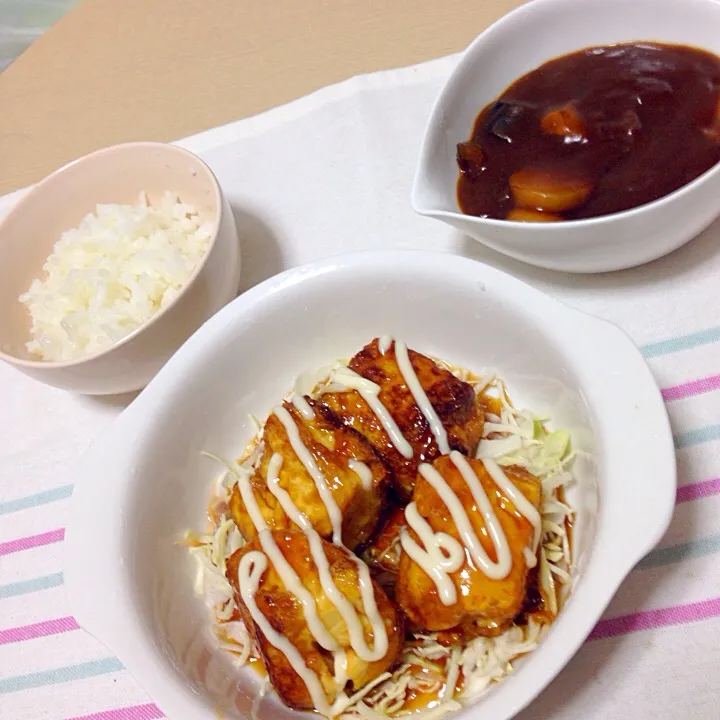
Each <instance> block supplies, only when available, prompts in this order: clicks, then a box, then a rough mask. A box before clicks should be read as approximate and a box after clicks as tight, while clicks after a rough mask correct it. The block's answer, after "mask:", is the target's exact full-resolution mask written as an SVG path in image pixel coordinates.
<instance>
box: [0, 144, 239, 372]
mask: <svg viewBox="0 0 720 720" xmlns="http://www.w3.org/2000/svg"><path fill="white" fill-rule="evenodd" d="M143 147H145V148H147V147H153V148H162V150H163V151H169V152H173V153H177V154H179V155H184V156H185V157H188V158H192V159H193V161H196V162H198V163H199V164H200V167H201V168H202V169H203V171H204V172H205V175H206V178H207V179H208V180H209V181H210V187H211V188H212V192H213V196H214V199H215V203H216V206H217V212H216V213H215V217H214V218H213V219H212V226H211V235H210V244H209V245H208V247H207V249H206V250H205V253H204V254H203V256H202V257H201V258H200V261H199V262H198V264H197V266H196V267H195V269H194V270H193V272H192V274H191V275H190V277H189V278H188V281H187V282H186V283H185V284H184V285H183V287H182V288H181V289H180V292H178V293H177V295H175V297H174V298H172V300H171V301H170V302H169V303H168V304H167V305H166V306H165V307H163V308H160V310H158V311H157V312H156V313H155V314H153V315H152V316H151V317H149V318H148V319H147V320H146V321H145V322H144V323H142V324H141V325H139V326H138V327H136V328H135V329H134V330H133V331H132V332H130V333H128V334H127V335H125V336H124V337H122V338H120V340H118V341H117V342H115V343H113V344H112V345H110V346H108V347H106V348H103V349H102V350H98V351H97V352H95V353H92V354H90V355H83V356H82V357H79V358H75V359H73V360H62V361H57V360H29V359H26V358H20V357H17V356H16V355H10V354H8V353H6V352H4V351H3V350H2V349H0V360H4V361H5V362H7V363H10V364H11V365H15V366H17V367H22V368H32V369H35V370H38V369H46V370H64V369H70V368H76V367H78V366H80V365H82V364H83V363H86V362H90V361H91V360H97V359H99V358H102V357H104V356H106V355H109V354H110V353H112V352H114V351H115V350H117V349H118V348H121V347H123V346H124V345H127V344H128V343H130V342H132V341H133V340H134V339H135V338H136V337H137V336H138V335H139V334H140V333H141V332H143V331H144V330H146V329H148V328H149V327H150V326H152V325H153V324H155V323H156V322H158V321H159V320H160V319H161V318H162V317H163V316H164V315H166V314H167V313H169V312H170V310H171V309H172V308H173V307H174V306H175V305H177V303H178V302H179V301H180V299H181V298H182V297H183V296H184V295H185V294H186V293H187V292H188V290H189V289H190V287H191V286H192V285H193V284H194V283H195V280H196V279H197V278H198V276H199V275H200V274H201V272H202V270H203V268H204V267H205V265H206V263H207V260H208V258H209V257H210V254H211V253H212V251H213V249H214V247H215V245H216V244H217V240H218V234H219V230H220V224H221V222H222V218H223V213H224V212H225V209H224V207H223V199H224V196H223V192H222V189H221V188H220V183H219V182H218V179H217V177H216V176H215V173H214V172H213V171H212V170H211V169H210V166H209V165H208V164H207V163H206V162H205V161H204V160H203V159H202V158H201V157H200V156H198V155H196V154H195V153H193V152H191V151H190V150H186V149H185V148H183V147H180V146H179V145H173V144H171V143H165V142H159V141H152V140H138V141H132V142H126V143H118V144H116V145H109V146H108V147H104V148H100V149H98V150H93V152H90V153H88V154H87V155H83V156H81V157H79V158H76V159H75V160H71V161H70V162H69V163H66V164H65V165H63V166H62V167H59V168H58V169H57V170H54V171H53V172H51V173H50V174H49V175H46V176H45V177H44V178H43V179H42V180H40V182H38V183H36V184H35V185H33V186H32V188H31V189H30V190H29V192H27V193H26V194H25V195H23V196H22V197H21V198H20V199H19V200H18V202H17V203H16V204H15V205H14V206H13V208H12V209H11V210H10V212H9V213H8V214H7V215H6V216H5V217H4V218H3V219H2V220H1V221H0V236H1V235H2V231H3V228H4V226H5V224H6V223H7V222H8V221H10V220H11V219H12V218H13V216H14V215H16V214H17V213H20V212H24V211H26V210H27V207H26V204H27V203H29V202H33V200H34V196H35V195H36V194H37V193H38V192H40V190H41V189H42V188H43V187H45V186H46V185H47V184H49V183H50V182H51V181H53V180H55V179H56V178H57V177H59V176H61V175H63V174H64V173H65V172H66V171H67V170H69V169H70V168H71V167H74V166H75V165H78V164H81V163H84V162H89V161H93V160H95V159H96V158H98V157H100V156H103V155H109V154H111V153H121V152H124V151H125V150H128V149H130V148H143ZM139 192H142V190H140V191H139ZM68 229H70V228H68ZM58 239H59V238H58ZM56 242H57V240H56ZM51 252H52V251H51Z"/></svg>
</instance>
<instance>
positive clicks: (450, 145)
mask: <svg viewBox="0 0 720 720" xmlns="http://www.w3.org/2000/svg"><path fill="white" fill-rule="evenodd" d="M718 28H720V3H718V2H715V0H632V1H628V0H582V2H578V0H534V1H533V2H530V3H528V4H527V5H523V6H521V7H519V8H518V9H517V10H514V11H513V12H511V13H510V14H509V15H506V16H505V17H504V18H502V19H501V20H499V21H498V22H497V23H495V24H494V25H492V26H491V27H490V28H488V29H487V30H486V31H485V32H484V33H482V34H481V35H480V36H479V37H478V38H477V39H476V40H475V41H474V42H473V43H472V44H471V45H470V46H469V47H468V49H467V50H466V51H465V54H464V55H463V58H462V59H461V61H460V63H459V64H458V66H457V68H456V69H455V70H454V71H453V73H452V74H451V75H450V77H449V78H448V80H447V83H446V84H445V87H444V88H443V89H442V91H441V93H440V95H439V97H438V99H437V101H436V103H435V106H434V107H433V110H432V113H431V115H430V120H429V122H428V127H427V130H426V133H425V138H424V140H423V144H422V149H421V151H420V160H419V164H418V169H417V172H416V175H415V182H414V185H413V190H412V205H413V208H414V209H415V211H416V212H418V213H420V214H421V215H427V216H428V217H433V218H436V219H438V220H442V221H444V222H446V223H448V224H449V225H452V226H453V227H456V228H457V229H458V230H460V231H462V232H463V233H465V234H467V235H469V236H470V237H472V238H474V239H476V240H478V241H479V242H481V243H483V244H484V245H487V246H488V247H491V248H493V249H494V250H497V251H498V252H501V253H504V254H505V255H509V256H510V257H513V258H516V259H518V260H523V261H524V262H527V263H529V264H531V265H537V266H538V267H543V268H548V269H550V270H565V271H570V272H583V273H594V272H604V271H608V270H620V269H622V268H628V267H633V266H635V265H641V264H642V263H646V262H649V261H650V260H655V259H656V258H659V257H662V256H663V255H667V254H668V253H669V252H672V251H673V250H675V249H677V248H679V247H680V246H681V245H684V244H685V243H686V242H688V241H689V240H691V239H692V238H694V237H695V236H696V235H698V234H699V233H700V232H701V231H702V230H704V229H705V228H706V227H707V226H708V225H709V224H710V223H711V222H712V221H713V220H714V219H715V218H716V217H718V215H720V164H719V165H715V166H714V167H713V168H711V169H710V170H708V171H707V172H705V173H704V174H703V175H701V176H700V177H698V178H696V179H695V180H693V181H692V182H690V183H688V184H687V185H685V186H683V187H681V188H679V189H678V190H676V191H675V192H673V193H671V194H670V195H666V196H665V197H663V198H660V199H659V200H656V201H654V202H652V203H648V204H647V205H642V206H640V207H638V208H635V209H632V210H627V211H624V212H620V213H615V214H613V215H605V216H602V217H597V218H590V219H587V220H573V221H567V222H558V223H520V222H511V221H508V220H493V219H488V218H479V217H475V216H472V215H465V214H464V213H462V212H461V211H460V209H459V207H458V203H457V196H456V185H457V178H458V173H459V171H458V167H457V162H456V159H455V156H456V148H457V144H458V143H459V142H462V141H464V140H467V139H468V138H469V137H470V134H471V131H472V128H473V125H474V122H475V118H476V117H477V115H478V113H479V112H480V110H482V108H483V107H485V105H487V104H488V103H489V102H491V101H492V100H494V99H495V98H497V97H498V96H499V95H500V94H501V93H502V92H503V91H504V90H505V89H506V88H507V87H508V86H509V85H511V84H512V83H513V82H514V81H515V80H517V79H519V78H520V77H522V76H523V75H525V74H526V73H528V72H530V71H531V70H534V69H535V68H537V67H539V66H540V65H542V64H543V63H545V62H547V61H548V60H550V59H552V58H555V57H558V56H560V55H566V54H567V53H571V52H575V51H577V50H581V49H583V48H587V47H592V46H597V45H610V44H614V43H621V42H632V41H641V40H649V41H657V42H665V43H676V44H681V45H693V46H696V47H699V48H703V49H705V50H709V51H710V52H714V53H716V54H720V31H718Z"/></svg>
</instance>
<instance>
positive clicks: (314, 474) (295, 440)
mask: <svg viewBox="0 0 720 720" xmlns="http://www.w3.org/2000/svg"><path fill="white" fill-rule="evenodd" d="M273 412H274V413H275V415H276V417H277V419H278V420H280V422H281V423H282V424H283V427H284V428H285V432H287V435H288V439H289V440H290V445H291V446H292V449H293V450H294V451H295V454H296V455H297V456H298V459H299V460H300V462H301V463H302V464H303V466H304V467H305V469H306V470H307V471H308V473H309V475H310V477H311V478H312V479H313V481H314V483H315V487H316V488H317V491H318V494H319V495H320V499H321V500H322V502H323V505H325V509H326V510H327V514H328V517H329V518H330V524H331V525H332V529H333V536H332V537H333V542H334V543H335V545H342V513H341V512H340V508H339V507H338V504H337V503H336V502H335V498H334V497H333V494H332V491H331V490H330V488H329V487H328V484H327V480H326V479H325V476H324V475H323V474H322V471H321V470H320V468H319V467H318V465H317V463H316V462H315V458H314V457H313V456H312V453H311V452H310V451H309V450H308V449H307V447H306V446H305V443H303V441H302V438H301V437H300V431H299V430H298V427H297V425H296V424H295V421H294V420H293V419H292V415H290V413H289V412H288V411H287V410H286V409H285V408H284V407H282V406H281V405H279V406H278V407H276V408H275V409H274V410H273Z"/></svg>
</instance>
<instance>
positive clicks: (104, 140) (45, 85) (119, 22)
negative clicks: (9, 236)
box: [0, 0, 523, 193]
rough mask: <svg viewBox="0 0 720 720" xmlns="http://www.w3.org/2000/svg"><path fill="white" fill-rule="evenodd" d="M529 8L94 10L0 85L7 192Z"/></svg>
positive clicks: (196, 6) (153, 5)
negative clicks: (108, 148) (123, 146)
mask: <svg viewBox="0 0 720 720" xmlns="http://www.w3.org/2000/svg"><path fill="white" fill-rule="evenodd" d="M522 1H523V0H86V1H85V2H84V3H82V4H81V5H80V6H78V7H77V8H76V9H75V10H74V11H73V12H71V13H70V14H69V15H68V16H66V17H65V18H64V19H63V20H61V21H60V22H59V23H58V24H57V25H56V26H55V27H54V28H52V29H51V30H50V31H49V32H48V33H47V34H46V35H45V36H43V37H42V38H41V39H40V40H39V41H38V42H37V43H35V45H33V46H32V47H31V48H30V49H29V50H28V51H27V52H26V53H25V54H24V55H22V56H21V57H20V58H19V59H18V60H17V61H16V62H15V63H13V64H12V65H11V66H10V67H9V68H8V69H7V70H6V71H5V73H3V74H2V75H0V193H5V192H9V191H11V190H15V189H17V188H20V187H23V186H25V185H28V184H30V183H33V182H36V181H37V180H39V179H40V178H42V177H43V176H44V175H46V174H47V173H49V172H50V171H52V170H53V169H55V168H57V167H59V166H61V165H63V164H64V163H66V162H68V161H70V160H72V159H73V158H76V157H78V156H80V155H83V154H85V153H87V152H89V151H91V150H94V149H96V148H99V147H103V146H105V145H111V144H113V143H118V142H123V141H127V140H139V139H145V140H173V139H176V138H180V137H183V136H186V135H190V134H193V133H196V132H199V131H201V130H205V129H207V128H210V127H213V126H216V125H222V124H223V123H227V122H230V121H232V120H237V119H239V118H242V117H246V116H249V115H254V114H256V113H258V112H261V111H263V110H266V109H268V108H271V107H273V106H275V105H279V104H282V103H285V102H288V101H290V100H293V99H295V98H297V97H300V96H302V95H305V94H307V93H309V92H311V91H312V90H315V89H317V88H319V87H322V86H324V85H328V84H330V83H334V82H338V81H340V80H344V79H346V78H348V77H351V76H353V75H357V74H359V73H365V72H371V71H373V70H380V69H385V68H391V67H400V66H403V65H409V64H413V63H417V62H421V61H423V60H429V59H431V58H434V57H439V56H441V55H446V54H449V53H452V52H456V51H458V50H461V49H462V48H464V47H465V46H466V45H467V44H468V43H469V42H470V40H472V38H473V37H475V35H477V34H478V33H480V32H481V31H482V30H483V29H484V28H485V27H486V26H487V25H488V24H490V23H491V22H492V21H493V20H495V19H496V18H498V17H499V16H500V15H503V14H504V13H506V12H508V11H509V10H511V9H512V8H513V7H515V6H517V5H520V4H521V3H522Z"/></svg>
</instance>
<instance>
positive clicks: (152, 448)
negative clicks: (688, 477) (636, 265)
mask: <svg viewBox="0 0 720 720" xmlns="http://www.w3.org/2000/svg"><path fill="white" fill-rule="evenodd" d="M386 332H388V333H392V334H393V335H395V336H396V337H401V338H403V339H404V340H406V341H407V343H408V344H409V345H410V346H411V347H415V348H417V349H419V350H422V351H424V352H428V353H431V354H435V355H438V356H441V357H442V358H444V359H446V360H448V361H452V362H455V363H458V364H460V365H463V366H467V367H469V368H473V369H476V370H478V371H482V370H483V369H484V368H486V367H489V368H496V369H498V370H499V371H500V372H501V373H502V375H503V376H504V377H505V378H506V380H507V381H508V382H509V385H510V389H511V391H512V393H513V395H514V397H515V398H516V401H518V403H519V404H521V405H523V406H526V407H531V408H533V409H534V410H537V411H538V412H542V413H545V412H548V413H550V414H551V415H552V417H553V420H554V422H555V423H556V424H558V425H560V426H563V427H567V428H569V429H570V430H571V432H572V435H573V442H574V443H575V446H576V447H577V448H579V449H581V450H583V459H582V460H580V461H578V463H577V474H578V483H577V486H576V487H575V488H574V489H573V490H572V492H571V494H570V496H569V498H570V501H571V502H572V503H573V504H574V506H575V507H576V509H577V512H578V521H577V526H576V532H575V552H576V558H577V571H576V573H575V587H574V591H573V594H572V596H571V598H570V600H569V602H568V603H567V605H566V607H565V608H564V610H563V612H562V613H561V615H560V617H559V619H558V620H557V622H556V624H555V625H554V626H553V628H552V630H551V632H550V634H549V636H548V637H547V639H546V641H545V642H544V643H543V644H542V645H541V647H540V648H539V649H538V650H537V651H536V652H534V653H532V654H531V655H530V656H529V657H527V658H526V660H525V661H524V662H523V663H521V664H520V669H519V670H518V671H517V672H516V673H514V674H513V675H512V676H511V677H509V678H508V679H507V680H506V681H505V682H504V683H503V684H501V685H499V686H498V687H497V688H495V689H494V690H493V691H492V692H491V693H490V694H489V695H488V696H487V697H485V698H484V699H483V700H481V701H480V702H481V705H482V709H483V717H485V718H488V720H498V719H501V718H509V717H510V716H512V715H513V714H514V713H516V712H517V711H519V710H520V709H521V708H522V707H523V706H525V705H526V704H527V703H529V702H530V701H531V700H532V698H533V697H534V696H535V695H536V694H537V693H538V692H539V691H540V690H541V689H542V688H543V687H544V686H545V685H546V684H547V683H548V682H550V680H551V679H552V678H553V677H554V676H555V675H556V674H557V673H558V671H559V670H560V669H561V668H562V667H563V665H564V664H565V663H566V662H568V660H569V659H570V658H571V657H572V655H573V653H574V652H575V651H576V650H577V648H578V647H579V646H580V644H581V643H582V642H583V640H584V639H585V637H586V636H587V634H588V633H589V632H590V630H591V629H592V627H593V625H594V624H595V622H596V621H597V619H598V618H599V617H600V615H601V613H602V611H603V609H604V608H605V606H606V605H607V603H608V601H609V600H610V598H611V597H612V595H613V593H614V592H615V590H616V589H617V587H618V586H619V584H620V582H621V581H622V580H623V578H624V577H625V575H626V574H627V573H628V572H629V570H630V569H631V568H632V566H633V565H634V564H635V563H636V562H637V561H638V560H639V559H640V558H641V557H642V556H643V555H645V554H646V553H647V552H648V551H649V550H650V549H651V548H652V547H653V546H654V545H655V544H656V542H657V541H658V540H659V539H660V537H661V536H662V534H663V532H664V531H665V529H666V527H667V525H668V523H669V521H670V517H671V513H672V509H673V506H674V498H675V481H676V478H675V456H674V449H673V443H672V437H671V433H670V427H669V423H668V419H667V416H666V413H665V409H664V405H663V402H662V399H661V397H660V393H659V391H658V389H657V387H656V386H655V383H654V381H653V379H652V376H651V374H650V371H649V369H648V368H647V366H646V364H645V362H644V361H643V359H642V357H641V355H640V353H639V352H638V350H637V349H636V348H635V346H634V345H633V343H632V342H631V341H630V340H629V339H628V337H627V336H626V335H625V334H624V333H623V332H622V331H621V330H619V329H618V328H616V327H615V326H613V325H611V324H609V323H607V322H605V321H602V320H598V319H594V318H592V317H589V316H587V315H585V314H583V313H580V312H577V311H575V310H571V309H569V308H567V307H565V306H564V305H562V304H560V303H558V302H557V301H555V300H552V299H550V298H549V297H547V296H545V295H543V294H542V293H540V292H539V291H537V290H534V289H533V288H531V287H529V286H528V285H525V284H524V283H522V282H520V281H518V280H515V279H513V278H511V277H510V276H508V275H505V274H504V273H501V272H499V271H497V270H495V269H493V268H490V267H487V266H484V265H481V264H479V263H477V262H473V261H470V260H466V259H464V258H459V257H455V256H452V255H446V254H437V253H426V252H409V251H377V252H368V253H362V254H357V255H347V256H344V257H340V258H337V259H331V260H327V261H322V262H318V263H315V264H312V265H308V266H304V267H300V268H296V269H293V270H289V271H287V272H284V273H282V274H281V275H278V276H276V277H274V278H271V279H270V280H267V281H266V282H264V283H262V284H261V285H258V286H256V287H255V288H253V289H252V290H250V291H249V292H247V293H245V294H244V295H242V296H241V297H240V298H238V299H237V300H235V301H234V302H233V303H231V304H230V305H229V306H227V307H226V308H224V309H223V310H222V311H221V312H220V313H218V314H217V315H216V316H215V317H214V318H212V319H211V320H210V321H209V322H208V323H206V324H205V325H204V326H203V327H202V328H201V329H200V330H199V331H198V332H197V333H196V334H195V335H194V336H193V337H192V338H190V340H189V341H188V342H187V343H186V344H185V345H184V346H183V347H182V348H181V349H180V350H179V352H178V353H177V354H176V355H175V356H174V357H173V358H172V359H171V360H170V361H169V362H168V363H167V365H166V366H165V367H164V368H163V369H162V371H161V372H160V373H159V374H158V375H157V377H156V378H155V379H154V380H153V381H152V383H151V384H150V385H149V386H148V387H147V389H146V390H145V391H144V392H143V393H142V394H141V395H140V397H139V398H138V399H137V400H136V401H135V402H134V403H133V404H132V405H131V406H130V407H129V408H128V409H127V410H126V411H125V412H124V413H123V414H122V415H121V416H120V417H119V419H118V420H117V421H116V422H115V424H114V425H113V426H112V427H111V428H110V429H109V430H108V431H106V432H105V434H104V435H103V436H102V437H101V438H100V439H99V440H98V441H97V442H96V443H95V444H94V445H93V447H92V448H91V449H90V451H89V452H88V454H87V456H86V457H85V459H84V461H83V462H82V464H81V467H80V468H79V471H78V477H77V484H76V486H75V492H74V495H73V504H72V513H71V519H70V523H69V525H68V530H67V536H66V541H65V547H66V561H65V580H66V585H67V590H68V593H69V596H70V600H71V607H72V610H73V613H74V615H75V617H76V618H77V619H78V621H79V623H80V624H81V625H82V626H83V627H84V628H85V629H87V630H88V631H89V632H91V633H92V634H93V635H95V636H96V637H97V638H98V639H100V640H101V641H102V642H104V643H105V644H106V645H107V646H108V647H109V648H110V649H111V650H112V651H113V652H114V653H115V654H116V655H117V656H118V657H119V658H120V660H121V661H122V662H123V664H124V665H125V666H126V667H127V668H128V669H129V670H130V672H132V673H133V674H134V675H135V677H136V678H137V679H138V681H139V682H140V683H142V685H143V686H144V687H145V689H146V690H147V691H148V692H149V693H150V695H151V696H152V697H153V698H154V700H155V701H156V702H157V703H158V704H159V706H160V707H161V708H162V710H163V711H164V712H165V713H166V714H167V715H168V717H169V718H171V719H172V720H215V719H216V717H217V716H216V708H217V707H218V706H223V707H225V706H228V705H232V706H234V707H235V708H237V709H238V711H239V712H240V715H241V717H250V712H251V704H252V698H253V697H254V696H255V694H256V692H257V686H258V680H257V677H256V676H255V674H254V673H253V672H252V671H250V670H242V671H239V670H236V669H233V668H232V666H231V664H230V661H229V658H228V656H227V655H226V654H225V653H224V652H223V651H219V650H217V649H215V645H214V642H213V641H212V639H211V637H210V634H209V633H210V622H209V617H208V611H207V609H206V608H205V606H204V605H203V603H202V601H201V600H200V599H198V598H197V597H196V596H195V595H194V592H193V580H194V576H195V571H194V565H193V562H192V559H191V558H190V557H189V555H188V553H187V551H186V549H185V548H182V547H179V546H176V545H174V541H175V540H176V539H177V538H178V537H179V536H180V534H181V533H182V532H183V531H184V530H185V529H187V528H191V527H192V528H200V527H202V526H203V524H204V516H205V508H206V506H207V502H208V497H209V489H210V484H211V481H212V480H213V479H214V478H215V477H216V476H217V468H216V466H215V465H214V464H213V463H212V462H210V461H208V460H207V459H205V458H203V457H201V455H200V453H201V451H202V450H208V451H210V452H213V453H217V454H218V455H220V456H226V457H233V456H234V455H235V454H236V453H237V452H238V451H239V450H241V449H242V448H243V446H244V444H245V442H246V441H247V439H249V437H250V436H251V435H252V434H253V433H254V429H253V428H252V426H251V423H250V420H249V419H248V413H254V414H256V415H258V416H261V417H262V416H264V415H265V414H266V413H267V412H268V411H269V409H270V408H271V407H272V403H273V402H274V401H276V399H277V398H278V397H281V396H282V395H283V394H284V393H285V392H286V391H287V390H288V389H289V388H290V387H291V386H292V384H293V381H294V378H295V377H296V375H297V374H299V373H300V372H303V371H305V370H309V369H315V368H317V367H320V366H322V365H324V364H326V363H327V362H328V361H329V360H332V359H334V358H336V357H342V356H348V355H349V354H351V353H353V352H354V351H356V350H357V349H358V348H360V347H361V346H362V345H363V344H364V343H365V342H367V341H368V340H369V339H370V338H372V337H374V336H377V335H379V334H383V333H386ZM471 708H472V709H471ZM296 716H297V714H296V713H293V712H292V711H290V710H288V709H286V708H284V707H282V706H281V705H280V704H279V702H278V701H277V699H276V698H275V697H274V695H270V696H269V697H268V698H266V699H265V700H264V701H263V702H262V703H261V705H260V709H259V715H258V717H259V718H261V720H283V719H288V718H291V717H296ZM474 716H475V707H474V706H470V707H468V709H466V710H464V711H462V712H461V713H459V715H458V717H459V718H470V717H474Z"/></svg>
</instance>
